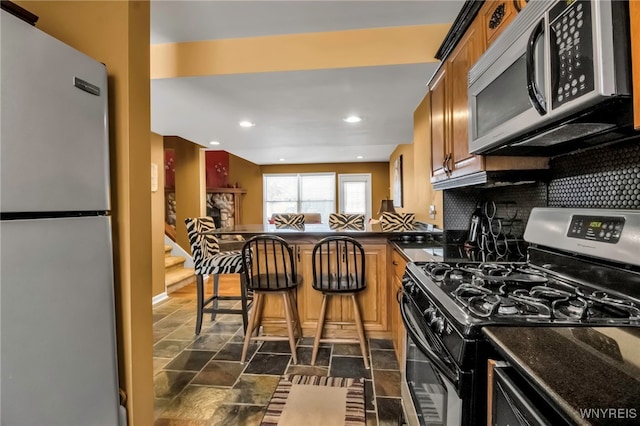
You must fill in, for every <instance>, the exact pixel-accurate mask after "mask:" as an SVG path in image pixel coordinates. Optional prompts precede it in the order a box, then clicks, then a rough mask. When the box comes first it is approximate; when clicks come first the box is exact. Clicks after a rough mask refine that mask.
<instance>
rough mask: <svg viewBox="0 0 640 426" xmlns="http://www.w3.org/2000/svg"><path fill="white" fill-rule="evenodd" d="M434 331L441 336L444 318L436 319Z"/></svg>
mask: <svg viewBox="0 0 640 426" xmlns="http://www.w3.org/2000/svg"><path fill="white" fill-rule="evenodd" d="M434 331H435V332H436V334H438V335H439V336H442V333H443V332H444V318H438V319H437V320H436V323H435V327H434Z"/></svg>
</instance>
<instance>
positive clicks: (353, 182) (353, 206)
mask: <svg viewBox="0 0 640 426" xmlns="http://www.w3.org/2000/svg"><path fill="white" fill-rule="evenodd" d="M338 193H339V200H340V202H339V203H338V206H339V207H338V209H339V211H340V213H360V214H364V219H365V222H366V221H368V220H369V219H370V218H371V173H366V174H344V175H338Z"/></svg>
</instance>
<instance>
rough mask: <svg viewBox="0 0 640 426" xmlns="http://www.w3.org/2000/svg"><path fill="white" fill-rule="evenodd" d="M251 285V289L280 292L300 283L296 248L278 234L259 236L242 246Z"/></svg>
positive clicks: (248, 283)
mask: <svg viewBox="0 0 640 426" xmlns="http://www.w3.org/2000/svg"><path fill="white" fill-rule="evenodd" d="M242 262H243V265H244V271H245V277H246V282H247V287H248V288H249V289H251V290H262V291H278V290H285V289H287V288H292V287H295V286H297V285H298V278H297V275H296V264H295V262H294V260H293V250H292V249H291V247H290V246H289V244H288V243H287V242H286V241H285V240H284V239H282V238H280V237H278V236H275V235H257V236H255V237H253V238H250V239H249V240H247V242H246V243H245V244H244V246H243V247H242Z"/></svg>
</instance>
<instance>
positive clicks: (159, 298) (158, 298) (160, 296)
mask: <svg viewBox="0 0 640 426" xmlns="http://www.w3.org/2000/svg"><path fill="white" fill-rule="evenodd" d="M168 298H169V296H168V295H167V292H166V291H165V292H163V293H160V294H158V295H157V296H153V299H151V304H152V305H155V304H156V303H160V302H162V301H163V300H166V299H168Z"/></svg>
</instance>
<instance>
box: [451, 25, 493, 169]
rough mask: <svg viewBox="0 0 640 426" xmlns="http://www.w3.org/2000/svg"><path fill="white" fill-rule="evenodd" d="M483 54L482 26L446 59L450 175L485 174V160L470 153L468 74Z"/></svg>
mask: <svg viewBox="0 0 640 426" xmlns="http://www.w3.org/2000/svg"><path fill="white" fill-rule="evenodd" d="M483 51H484V43H483V39H482V37H481V29H480V26H479V22H478V21H476V22H475V23H474V24H472V26H471V27H470V28H469V29H468V30H467V32H466V34H465V36H464V37H463V38H462V39H461V40H460V42H459V43H458V45H457V46H456V48H455V49H454V50H453V52H451V55H450V56H449V58H448V59H447V69H448V71H447V72H448V74H449V93H450V94H451V96H450V102H449V104H450V117H451V119H450V132H449V134H450V140H449V145H450V147H449V153H450V160H449V162H448V167H449V168H450V170H451V172H452V173H451V175H452V176H456V175H459V174H467V173H471V172H475V171H478V170H482V165H483V157H482V156H479V155H473V154H470V153H469V102H468V99H469V98H468V95H467V85H468V84H467V83H468V73H469V69H470V68H471V66H472V65H473V64H474V63H475V62H476V61H477V60H478V58H479V57H480V55H481V54H482V52H483Z"/></svg>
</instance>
